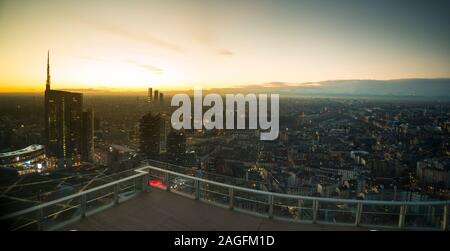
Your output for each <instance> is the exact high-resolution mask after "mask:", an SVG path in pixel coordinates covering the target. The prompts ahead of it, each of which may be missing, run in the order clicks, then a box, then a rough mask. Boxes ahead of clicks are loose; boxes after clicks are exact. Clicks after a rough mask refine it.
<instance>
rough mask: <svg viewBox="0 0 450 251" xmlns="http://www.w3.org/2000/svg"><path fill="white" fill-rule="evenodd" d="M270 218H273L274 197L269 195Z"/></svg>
mask: <svg viewBox="0 0 450 251" xmlns="http://www.w3.org/2000/svg"><path fill="white" fill-rule="evenodd" d="M269 218H271V219H272V218H273V195H269Z"/></svg>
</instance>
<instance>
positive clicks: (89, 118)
mask: <svg viewBox="0 0 450 251" xmlns="http://www.w3.org/2000/svg"><path fill="white" fill-rule="evenodd" d="M82 121H83V129H82V137H81V158H82V160H83V161H92V160H93V159H94V112H93V111H92V109H89V110H87V111H85V112H83V119H82Z"/></svg>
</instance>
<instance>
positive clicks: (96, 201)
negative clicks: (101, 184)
mask: <svg viewBox="0 0 450 251" xmlns="http://www.w3.org/2000/svg"><path fill="white" fill-rule="evenodd" d="M113 203H114V186H109V187H106V188H102V189H99V190H97V191H93V192H90V193H88V194H86V212H88V213H89V212H95V211H96V210H99V209H100V208H102V207H106V206H108V205H112V204H113Z"/></svg>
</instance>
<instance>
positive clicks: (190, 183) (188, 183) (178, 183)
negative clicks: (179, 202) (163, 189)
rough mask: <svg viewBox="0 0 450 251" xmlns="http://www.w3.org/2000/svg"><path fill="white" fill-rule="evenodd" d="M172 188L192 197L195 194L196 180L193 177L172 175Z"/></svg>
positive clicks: (170, 179) (170, 177) (170, 178)
mask: <svg viewBox="0 0 450 251" xmlns="http://www.w3.org/2000/svg"><path fill="white" fill-rule="evenodd" d="M169 181H170V182H169V184H170V190H171V191H173V192H176V193H180V194H183V195H188V196H190V197H192V196H195V181H194V180H193V179H189V178H185V177H180V176H175V175H170V176H169Z"/></svg>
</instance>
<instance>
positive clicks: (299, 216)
mask: <svg viewBox="0 0 450 251" xmlns="http://www.w3.org/2000/svg"><path fill="white" fill-rule="evenodd" d="M302 207H303V200H298V208H297V213H298V220H301V219H302Z"/></svg>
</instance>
